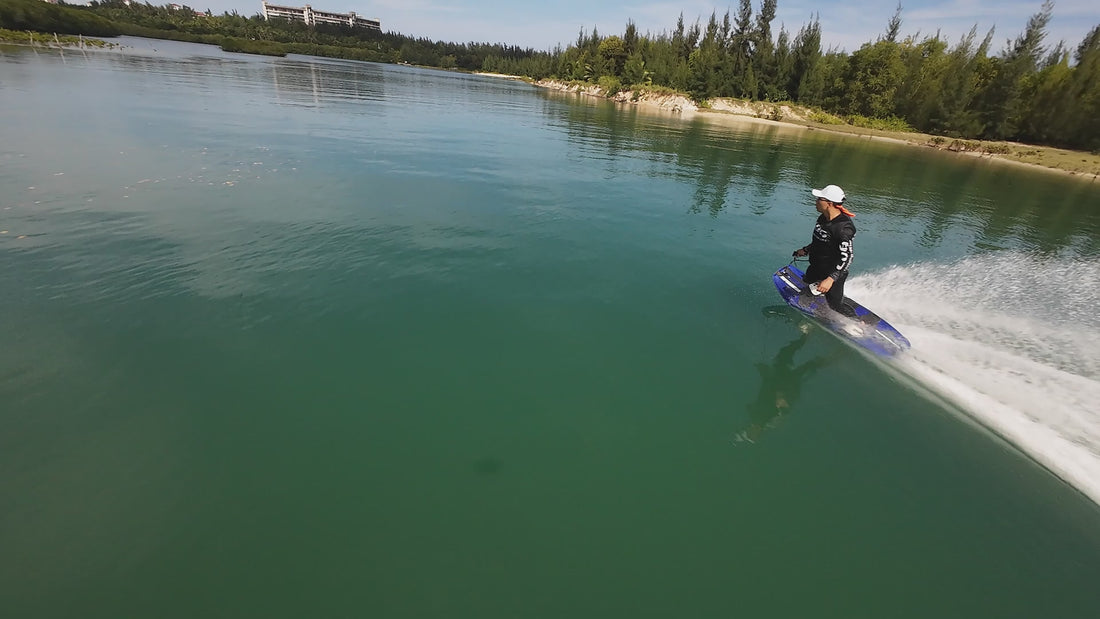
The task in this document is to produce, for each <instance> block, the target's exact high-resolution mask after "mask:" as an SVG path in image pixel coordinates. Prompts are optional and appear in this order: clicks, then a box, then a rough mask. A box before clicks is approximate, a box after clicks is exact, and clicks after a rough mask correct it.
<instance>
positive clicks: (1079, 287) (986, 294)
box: [846, 252, 1100, 504]
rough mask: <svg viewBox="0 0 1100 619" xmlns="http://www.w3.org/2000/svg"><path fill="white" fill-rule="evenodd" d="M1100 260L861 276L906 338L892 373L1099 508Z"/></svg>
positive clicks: (973, 261)
mask: <svg viewBox="0 0 1100 619" xmlns="http://www.w3.org/2000/svg"><path fill="white" fill-rule="evenodd" d="M1098 285H1100V259H1091V260H1089V259H1057V258H1050V257H1038V256H1033V255H1030V254H1024V253H1018V252H1003V253H996V254H989V255H984V256H976V257H971V258H966V259H964V260H961V261H959V262H956V263H952V264H930V263H924V264H915V265H909V266H899V267H892V268H890V269H887V270H885V271H883V272H880V273H877V274H875V276H874V277H867V276H863V277H860V276H857V277H854V278H853V279H852V280H851V282H850V283H849V284H848V290H847V291H846V292H848V293H849V294H850V295H851V296H852V297H853V298H855V299H858V300H859V301H860V303H863V304H865V305H866V306H867V307H871V308H873V309H874V310H875V312H876V313H878V314H879V315H880V316H883V317H885V318H886V320H888V321H890V323H891V324H893V325H894V326H895V327H897V328H898V330H900V331H901V332H902V333H904V334H905V335H906V337H908V338H909V340H910V342H912V345H913V347H912V349H911V350H910V351H909V352H908V353H906V354H904V355H902V356H901V357H899V358H898V359H897V361H896V363H894V364H892V365H893V367H894V368H895V369H896V370H898V371H900V372H902V373H903V374H905V375H907V376H909V377H910V378H911V379H913V380H915V381H917V382H918V383H919V384H921V385H923V386H924V387H926V388H928V389H930V390H932V391H933V392H934V393H936V394H938V395H940V396H941V397H943V398H945V399H947V400H948V401H950V402H952V403H953V404H955V405H956V406H958V407H959V408H960V409H961V410H962V411H963V412H965V413H966V414H968V415H970V416H971V417H972V418H973V419H975V420H977V421H978V422H979V423H981V424H982V425H984V426H986V427H988V428H990V429H991V430H993V431H994V432H996V433H997V434H999V435H1000V436H1002V437H1003V438H1005V439H1006V440H1008V441H1009V442H1011V443H1012V444H1014V445H1016V446H1017V447H1018V448H1019V449H1021V450H1022V451H1024V452H1025V453H1027V454H1028V455H1029V456H1031V457H1032V458H1034V459H1035V460H1036V461H1037V462H1039V463H1041V464H1042V465H1044V466H1046V467H1047V468H1048V469H1050V470H1051V471H1052V472H1054V473H1055V474H1056V475H1058V476H1059V477H1061V478H1062V479H1064V480H1065V481H1067V482H1068V483H1070V484H1072V485H1073V486H1075V487H1076V488H1077V489H1079V490H1080V491H1081V492H1083V493H1084V494H1086V495H1087V496H1089V497H1090V498H1091V499H1092V500H1093V501H1095V502H1096V503H1097V504H1100V316H1098V315H1097V313H1096V311H1095V308H1096V307H1097V306H1098V305H1100V288H1098V287H1097V286H1098Z"/></svg>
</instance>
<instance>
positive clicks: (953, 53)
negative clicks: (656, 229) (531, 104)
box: [483, 0, 1100, 151]
mask: <svg viewBox="0 0 1100 619" xmlns="http://www.w3.org/2000/svg"><path fill="white" fill-rule="evenodd" d="M776 7H777V0H762V2H761V4H760V6H759V8H758V10H757V11H755V12H754V10H753V6H752V4H751V0H740V3H739V7H738V10H737V12H736V13H735V14H733V15H731V14H730V12H729V11H727V12H726V13H725V15H724V16H723V17H722V18H719V17H718V15H717V13H712V14H711V15H710V18H709V19H708V20H707V21H706V23H705V24H704V23H701V22H700V21H696V22H695V23H694V24H692V25H690V26H687V25H686V24H685V23H684V19H683V16H682V15H681V16H680V19H679V20H678V22H677V24H676V27H675V28H674V29H673V30H672V31H671V32H663V33H661V34H658V35H648V34H647V35H640V34H639V33H638V31H637V28H636V26H635V25H634V23H633V22H631V21H628V22H627V24H626V29H625V31H624V32H623V34H622V35H621V36H620V35H611V36H607V37H604V36H601V35H600V34H599V33H598V32H597V31H596V29H595V28H593V29H592V32H591V33H586V32H585V31H584V30H581V32H580V34H579V35H578V37H577V40H576V41H575V42H574V43H572V44H570V45H569V46H568V47H567V48H565V49H562V48H560V47H559V48H557V49H554V50H553V51H551V52H547V53H544V54H535V55H532V56H529V57H523V58H505V57H490V58H487V59H486V61H485V64H484V65H483V69H485V70H488V71H494V72H499V73H510V74H515V75H526V76H530V77H532V78H535V79H541V78H558V79H565V80H583V81H589V82H594V83H598V84H600V85H601V86H603V87H604V88H605V90H609V91H615V90H618V89H622V88H626V89H635V88H638V87H646V86H663V87H667V88H672V89H674V90H678V91H682V92H687V93H690V95H691V96H692V97H693V98H694V99H695V100H696V101H699V102H701V103H704V104H705V102H706V101H707V100H709V99H712V98H714V97H735V98H743V99H749V100H758V101H791V102H796V103H799V104H803V105H806V106H810V107H816V108H820V109H823V110H826V111H828V112H831V113H833V114H836V115H839V116H842V117H846V118H850V119H860V118H874V119H882V120H886V121H889V122H890V123H891V124H892V125H893V126H897V127H901V128H914V129H917V130H920V131H923V132H927V133H933V134H937V135H945V136H950V137H956V138H967V139H985V140H1012V141H1023V142H1030V143H1036V144H1047V145H1054V146H1063V147H1068V148H1076V149H1088V150H1093V151H1096V150H1100V25H1098V26H1096V27H1094V28H1093V29H1092V30H1091V31H1090V32H1089V34H1088V35H1087V36H1086V37H1085V39H1084V41H1082V42H1081V43H1080V44H1079V45H1078V46H1077V47H1076V48H1073V49H1070V48H1067V47H1066V45H1065V44H1064V42H1059V43H1058V44H1057V45H1054V46H1052V47H1047V46H1045V45H1044V39H1045V36H1046V28H1047V25H1048V24H1049V22H1050V18H1051V15H1052V11H1053V3H1052V2H1051V0H1047V1H1046V2H1044V3H1043V4H1042V6H1041V7H1040V8H1039V10H1038V12H1037V13H1035V14H1034V15H1033V16H1031V18H1030V19H1029V20H1028V22H1027V25H1026V28H1025V30H1024V32H1022V33H1021V34H1020V35H1018V36H1017V37H1016V38H1015V39H1013V40H1011V41H1009V43H1008V45H1007V46H1006V47H1005V48H1004V49H1003V50H1002V51H1000V52H998V53H991V47H992V41H993V30H990V31H989V32H988V33H986V34H985V36H984V37H982V38H980V39H979V38H978V33H977V27H976V26H975V27H974V28H972V29H971V30H970V32H969V33H968V34H967V35H966V36H964V37H962V39H961V40H960V41H958V42H957V43H955V44H954V45H951V44H950V43H949V42H948V41H946V40H945V39H944V38H943V37H942V36H941V35H940V34H939V33H936V34H934V35H930V36H923V37H921V36H919V35H913V36H908V37H904V38H901V37H900V36H899V34H900V30H901V25H902V12H901V6H900V5H899V7H898V9H897V12H896V13H895V14H894V16H893V17H892V18H891V19H890V21H889V22H888V23H887V25H886V31H885V32H884V33H883V34H882V35H880V36H879V37H878V38H877V40H875V41H873V42H868V43H865V44H864V45H863V46H861V47H860V48H859V49H858V50H856V51H854V52H852V53H851V54H848V53H845V52H843V51H838V50H836V49H830V50H827V51H824V52H823V51H822V49H821V25H820V21H819V20H818V18H817V17H813V18H812V19H811V20H810V21H809V23H807V24H805V25H804V26H802V28H800V29H799V31H798V32H797V33H795V34H794V35H793V36H792V35H791V33H789V32H787V31H786V29H785V28H783V27H780V29H779V32H778V33H777V34H773V31H772V23H773V22H774V20H775V14H776Z"/></svg>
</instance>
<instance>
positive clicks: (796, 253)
mask: <svg viewBox="0 0 1100 619" xmlns="http://www.w3.org/2000/svg"><path fill="white" fill-rule="evenodd" d="M791 255H792V256H794V257H795V258H801V257H802V256H805V255H806V248H805V247H799V248H798V249H796V250H794V252H793V253H792V254H791Z"/></svg>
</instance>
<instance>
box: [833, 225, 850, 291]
mask: <svg viewBox="0 0 1100 619" xmlns="http://www.w3.org/2000/svg"><path fill="white" fill-rule="evenodd" d="M835 235H836V237H835V238H836V241H837V245H838V248H839V249H840V260H839V261H838V262H837V264H836V268H835V270H834V271H833V272H832V273H831V274H830V275H829V277H831V278H833V281H834V282H835V281H837V280H838V279H840V276H841V275H843V274H845V273H847V272H848V267H850V266H851V265H852V257H853V256H854V255H855V254H854V250H853V248H852V239H854V238H855V236H856V228H855V226H853V225H852V224H851V222H845V224H844V225H842V226H840V229H839V230H837V231H836V232H835Z"/></svg>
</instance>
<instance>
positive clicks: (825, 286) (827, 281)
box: [817, 277, 833, 294]
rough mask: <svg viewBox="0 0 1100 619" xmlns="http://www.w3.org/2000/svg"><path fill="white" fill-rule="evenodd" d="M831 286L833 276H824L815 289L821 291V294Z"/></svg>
mask: <svg viewBox="0 0 1100 619" xmlns="http://www.w3.org/2000/svg"><path fill="white" fill-rule="evenodd" d="M832 287H833V278H831V277H826V278H825V279H823V280H821V281H820V282H818V283H817V289H818V290H819V291H821V293H822V294H824V293H826V292H829V289H830V288H832Z"/></svg>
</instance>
